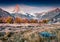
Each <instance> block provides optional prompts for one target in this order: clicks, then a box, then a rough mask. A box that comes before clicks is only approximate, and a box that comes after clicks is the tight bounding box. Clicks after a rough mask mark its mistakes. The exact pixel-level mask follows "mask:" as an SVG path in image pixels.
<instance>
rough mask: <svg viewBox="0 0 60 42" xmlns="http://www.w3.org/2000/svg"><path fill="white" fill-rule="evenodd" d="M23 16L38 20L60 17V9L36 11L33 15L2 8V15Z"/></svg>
mask: <svg viewBox="0 0 60 42" xmlns="http://www.w3.org/2000/svg"><path fill="white" fill-rule="evenodd" d="M9 16H10V17H13V18H15V17H21V18H27V19H35V18H36V19H38V20H45V19H54V18H55V19H57V18H60V9H59V8H56V9H54V10H52V11H48V12H43V13H35V16H34V15H31V14H29V13H25V14H22V13H9V12H7V11H5V10H3V9H1V8H0V17H9Z"/></svg>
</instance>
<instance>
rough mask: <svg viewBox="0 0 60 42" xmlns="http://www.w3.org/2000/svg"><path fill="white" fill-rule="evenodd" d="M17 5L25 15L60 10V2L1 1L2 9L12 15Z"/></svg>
mask: <svg viewBox="0 0 60 42" xmlns="http://www.w3.org/2000/svg"><path fill="white" fill-rule="evenodd" d="M16 4H18V5H19V7H20V10H21V11H20V12H23V13H40V12H46V11H49V10H52V9H55V8H57V7H58V8H60V0H0V7H1V8H2V9H4V10H6V11H8V12H10V13H12V11H13V10H14V7H15V6H16Z"/></svg>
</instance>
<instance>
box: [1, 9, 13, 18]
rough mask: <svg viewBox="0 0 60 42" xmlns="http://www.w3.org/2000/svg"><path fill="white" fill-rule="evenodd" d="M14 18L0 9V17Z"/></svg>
mask: <svg viewBox="0 0 60 42" xmlns="http://www.w3.org/2000/svg"><path fill="white" fill-rule="evenodd" d="M9 16H10V17H12V16H11V14H10V13H9V12H7V11H5V10H3V9H1V8H0V17H9Z"/></svg>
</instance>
